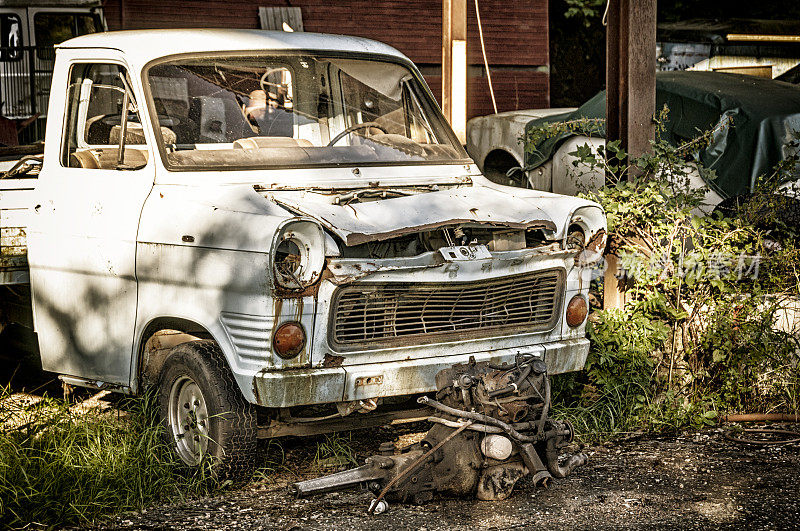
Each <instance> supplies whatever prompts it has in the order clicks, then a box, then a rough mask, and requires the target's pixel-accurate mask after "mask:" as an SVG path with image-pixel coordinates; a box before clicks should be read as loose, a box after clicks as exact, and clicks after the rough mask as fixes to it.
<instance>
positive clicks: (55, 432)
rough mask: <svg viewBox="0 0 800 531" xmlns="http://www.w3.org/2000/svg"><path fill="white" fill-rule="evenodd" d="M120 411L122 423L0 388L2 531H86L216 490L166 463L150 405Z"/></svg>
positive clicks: (201, 475) (126, 405)
mask: <svg viewBox="0 0 800 531" xmlns="http://www.w3.org/2000/svg"><path fill="white" fill-rule="evenodd" d="M120 405H121V409H122V410H123V411H124V412H125V413H126V414H125V415H119V414H114V413H111V412H100V411H98V410H88V411H81V410H79V409H78V408H74V407H73V408H70V406H69V404H68V403H66V402H65V401H63V400H59V399H54V398H48V397H44V398H43V399H41V400H40V401H38V402H35V403H27V404H26V403H21V402H20V401H18V400H15V398H12V397H11V396H10V393H9V390H8V388H5V389H2V388H0V527H10V528H19V527H25V526H31V525H38V526H47V527H54V526H59V527H60V526H67V525H86V524H89V523H91V522H92V521H93V520H95V519H96V518H97V517H99V516H101V515H107V514H112V513H117V512H125V511H132V510H137V509H142V508H144V507H145V506H147V505H148V504H151V503H153V502H155V501H159V500H163V499H166V498H169V499H176V498H177V499H182V498H186V497H191V496H195V495H199V494H203V493H205V492H207V491H208V490H210V489H212V488H215V487H217V485H214V484H213V483H214V482H213V481H212V480H211V479H210V476H209V475H208V474H207V473H206V472H205V471H204V470H203V469H202V468H201V469H198V470H197V471H189V470H187V469H186V468H184V467H181V466H180V465H179V464H178V463H177V462H176V460H175V459H173V458H172V457H171V454H170V452H169V449H168V448H167V446H166V444H165V442H164V439H163V436H162V428H161V426H160V425H159V423H158V422H157V420H156V408H155V404H154V400H152V399H151V398H136V399H126V400H124V401H123V403H122V404H120Z"/></svg>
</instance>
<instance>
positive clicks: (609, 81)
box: [603, 0, 656, 308]
mask: <svg viewBox="0 0 800 531" xmlns="http://www.w3.org/2000/svg"><path fill="white" fill-rule="evenodd" d="M655 112H656V0H608V26H607V30H606V118H607V120H606V139H607V140H608V141H609V142H611V141H614V140H620V141H621V146H622V149H623V150H625V151H627V153H628V155H629V156H630V158H636V157H639V156H641V155H642V154H644V153H646V152H647V151H649V150H650V141H651V140H653V139H654V138H655V123H654V122H653V117H654V115H655ZM605 258H606V261H607V265H608V268H607V269H606V273H605V277H604V287H603V307H604V308H622V307H623V306H624V305H625V293H624V291H622V290H621V289H620V283H619V281H618V280H617V278H616V274H617V273H618V269H619V259H618V258H617V256H615V255H613V254H608V255H606V257H605Z"/></svg>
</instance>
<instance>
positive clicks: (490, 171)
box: [482, 146, 523, 184]
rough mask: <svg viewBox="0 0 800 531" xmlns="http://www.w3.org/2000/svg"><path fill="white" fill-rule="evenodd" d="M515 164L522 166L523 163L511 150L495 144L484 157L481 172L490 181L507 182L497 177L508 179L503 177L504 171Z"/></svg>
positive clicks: (515, 165)
mask: <svg viewBox="0 0 800 531" xmlns="http://www.w3.org/2000/svg"><path fill="white" fill-rule="evenodd" d="M517 166H519V167H522V166H523V163H522V161H520V160H519V158H517V156H516V155H515V154H514V153H513V151H512V150H509V149H507V148H506V147H504V146H497V147H493V148H492V149H491V150H490V151H489V152H488V153H487V154H486V156H485V157H484V159H483V162H482V172H483V175H484V176H485V177H486V178H487V179H489V180H490V181H493V182H496V183H498V184H508V183H507V182H500V181H498V180H497V179H500V180H502V181H508V178H506V177H505V174H506V172H507V171H508V170H510V169H511V168H514V167H517Z"/></svg>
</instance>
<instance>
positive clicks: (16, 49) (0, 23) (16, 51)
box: [0, 14, 22, 61]
mask: <svg viewBox="0 0 800 531" xmlns="http://www.w3.org/2000/svg"><path fill="white" fill-rule="evenodd" d="M21 46H22V23H21V22H20V20H19V17H18V16H17V15H12V14H2V15H0V61H19V60H20V59H22V50H21V49H20V47H21Z"/></svg>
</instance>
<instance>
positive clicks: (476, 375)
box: [295, 354, 586, 512]
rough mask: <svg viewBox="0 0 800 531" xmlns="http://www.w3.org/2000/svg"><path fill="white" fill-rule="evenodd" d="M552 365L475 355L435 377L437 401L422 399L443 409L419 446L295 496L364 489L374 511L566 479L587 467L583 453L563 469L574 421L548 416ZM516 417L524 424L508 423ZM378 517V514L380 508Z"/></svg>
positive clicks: (305, 486)
mask: <svg viewBox="0 0 800 531" xmlns="http://www.w3.org/2000/svg"><path fill="white" fill-rule="evenodd" d="M546 369H547V366H546V364H545V363H544V360H543V359H542V357H541V356H539V355H538V354H520V355H518V356H517V357H516V358H515V361H514V363H504V364H498V363H496V362H490V361H482V362H476V361H475V359H474V358H471V359H470V360H469V361H468V362H467V363H460V364H456V365H453V366H451V367H448V368H445V369H442V370H440V371H439V372H438V373H437V374H436V378H435V379H436V387H437V389H438V391H437V393H436V399H434V398H430V397H427V396H422V397H420V398H419V399H418V400H417V401H418V403H420V404H423V405H426V406H428V407H429V408H432V409H434V410H436V411H437V412H438V414H437V415H435V416H429V417H428V420H429V421H430V422H432V423H433V424H434V425H433V427H432V428H431V429H430V430H429V431H428V432H427V433H426V434H425V436H424V438H423V439H422V440H421V441H420V442H419V443H417V444H415V445H413V446H411V447H408V448H405V449H403V450H402V451H401V452H400V453H399V454H397V453H396V448H395V447H394V445H393V444H386V445H382V446H381V450H380V455H376V456H373V457H370V458H369V459H367V462H366V465H365V466H364V467H360V468H358V469H355V470H354V471H350V473H344V474H343V473H340V474H337V475H333V476H329V477H328V478H321V479H318V480H308V481H306V482H302V483H301V484H299V485H298V486H297V487H296V488H295V491H296V492H298V493H300V494H302V495H308V494H314V493H316V492H325V491H328V490H331V489H338V488H346V487H349V486H353V485H354V484H356V483H362V484H366V486H367V488H368V489H369V490H371V491H372V492H373V493H375V494H376V495H377V496H376V498H375V499H373V501H372V503H371V504H370V508H369V512H373V510H375V509H377V508H378V507H383V508H384V509H385V506H384V505H382V503H383V502H384V501H385V499H393V500H395V501H401V502H405V501H408V500H412V501H414V502H415V503H423V502H426V501H429V500H431V499H432V498H433V496H434V494H435V493H446V494H451V495H455V496H476V497H477V498H478V499H481V500H502V499H505V498H507V497H508V496H509V495H510V494H511V492H512V490H513V488H514V485H515V484H516V482H517V481H518V480H519V479H520V478H522V477H525V476H527V475H530V476H532V479H533V482H534V484H535V485H536V486H538V487H547V486H548V485H549V484H550V482H551V481H553V478H554V477H558V478H561V477H565V476H567V475H568V474H570V473H571V472H572V471H573V470H574V469H575V468H576V467H577V466H580V465H582V464H583V463H585V462H586V456H585V455H584V454H578V455H573V456H570V457H568V458H567V459H566V462H565V463H564V465H560V464H559V461H558V457H559V456H558V449H560V448H563V447H564V446H565V445H566V444H568V443H569V442H570V441H571V440H572V435H573V433H572V432H573V430H572V426H571V425H570V424H569V423H568V422H563V421H558V420H554V419H550V418H549V417H548V413H549V407H550V406H549V401H550V385H549V378H548V376H547V370H546ZM501 418H513V419H514V420H517V421H519V422H504V421H503V420H501ZM375 512H377V511H375Z"/></svg>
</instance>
